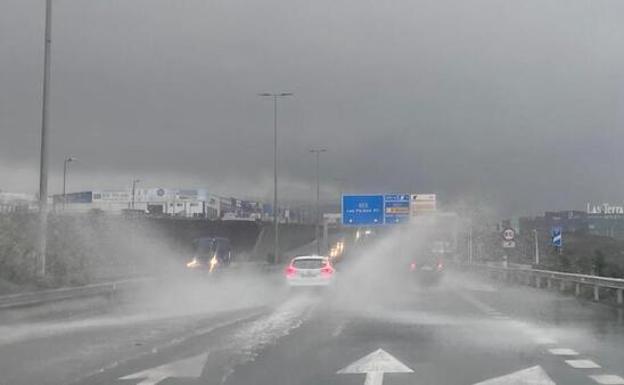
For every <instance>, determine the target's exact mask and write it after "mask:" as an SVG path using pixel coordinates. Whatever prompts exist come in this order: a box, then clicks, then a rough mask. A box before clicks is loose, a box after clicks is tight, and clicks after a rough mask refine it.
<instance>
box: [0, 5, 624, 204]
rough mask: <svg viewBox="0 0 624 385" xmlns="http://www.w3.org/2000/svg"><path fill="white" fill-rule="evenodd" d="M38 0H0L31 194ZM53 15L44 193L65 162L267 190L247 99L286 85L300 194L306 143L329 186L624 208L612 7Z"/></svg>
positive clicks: (2, 157) (98, 174)
mask: <svg viewBox="0 0 624 385" xmlns="http://www.w3.org/2000/svg"><path fill="white" fill-rule="evenodd" d="M43 3H44V2H43V0H36V1H35V0H3V1H2V2H0V57H2V58H3V60H2V61H1V62H0V85H1V86H0V129H1V132H2V140H1V141H0V165H1V166H0V177H1V179H0V180H1V181H2V185H1V186H0V188H2V189H5V190H19V189H32V190H34V189H35V186H36V183H37V182H36V177H37V175H36V171H35V170H36V168H37V162H38V145H39V142H38V138H39V137H38V129H39V105H40V104H39V103H40V96H39V95H40V87H41V86H40V80H41V55H42V53H41V47H42V31H43V28H42V20H43V9H42V6H43ZM54 4H55V9H54V36H53V39H54V43H53V44H54V45H53V50H54V51H53V79H52V122H51V124H52V133H53V136H52V140H51V160H53V161H54V162H55V163H53V164H52V166H53V167H54V171H57V172H56V173H55V178H53V179H52V180H51V190H52V191H54V190H55V186H57V185H58V179H57V178H58V170H59V167H60V164H61V163H62V159H63V156H64V155H65V154H73V155H75V156H77V157H78V158H80V159H81V162H80V163H77V164H75V165H73V166H74V170H73V179H72V181H73V182H72V183H73V185H74V188H98V187H109V188H110V187H123V186H125V184H127V183H128V182H127V181H128V179H130V178H131V177H132V175H141V176H143V177H144V178H145V180H146V183H149V184H152V185H180V184H184V185H195V186H208V187H209V188H210V187H211V186H216V187H214V189H215V190H218V191H224V190H237V191H244V193H245V194H247V195H256V196H268V195H269V194H270V191H271V190H270V189H271V187H270V186H271V184H270V182H269V181H270V177H271V172H272V164H271V162H272V147H271V146H272V138H271V127H272V126H271V125H272V115H271V114H272V110H271V105H270V102H269V101H267V100H262V99H261V98H258V97H257V96H256V93H257V92H260V91H271V90H277V91H281V90H288V91H293V92H295V93H296V96H295V97H294V98H291V99H289V100H283V101H282V102H280V127H281V129H280V131H281V133H280V148H281V154H280V160H281V164H280V169H281V175H282V176H283V178H284V192H285V194H286V195H287V196H288V197H289V198H291V199H297V198H301V197H302V196H303V197H305V198H307V197H308V196H310V194H311V190H310V188H309V182H310V180H311V177H312V175H313V168H312V165H313V163H312V157H311V156H310V154H309V153H308V152H307V149H308V148H310V147H313V146H325V147H327V148H329V150H330V152H328V153H327V154H325V156H324V157H323V172H324V175H325V177H324V180H325V181H326V183H327V184H331V185H333V187H334V189H337V188H338V186H339V185H340V184H342V185H343V186H344V187H345V188H348V189H350V190H353V191H367V190H368V191H373V190H374V191H407V190H412V191H422V192H438V193H439V194H440V195H441V196H442V197H443V198H445V199H446V200H447V201H453V200H454V199H457V198H461V197H465V196H469V197H476V198H477V199H480V200H482V201H485V202H486V203H487V204H491V205H493V206H496V207H497V208H501V209H503V210H505V211H506V212H520V213H524V212H529V211H536V210H540V209H544V208H567V207H582V206H583V204H584V202H585V201H586V200H588V199H596V200H601V199H605V200H621V199H622V197H624V183H623V182H622V181H621V178H619V177H618V176H619V173H620V169H619V166H620V164H622V161H623V160H624V159H623V158H624V157H623V156H622V155H621V154H622V151H621V149H620V148H621V143H622V142H623V139H624V129H622V123H623V121H624V114H623V112H622V111H623V106H624V96H623V93H624V76H623V72H622V68H624V66H623V65H624V51H623V50H622V49H621V42H622V41H624V27H623V26H622V24H621V20H622V18H623V17H624V3H621V2H619V1H579V0H573V1H537V0H535V1H533V0H531V1H521V2H520V1H492V0H479V1H469V2H467V1H459V0H453V1H451V0H448V1H439V0H435V1H434V0H430V1H390V2H380V1H361V0H344V1H324V0H322V1H314V2H309V1H302V0H288V1H276V0H271V1H268V2H253V1H231V0H230V1H206V0H201V1H199V0H184V1H179V0H176V1H171V0H170V1H164V0H133V1H128V0H111V1H99V0H98V1H95V0H81V1H77V0H55V1H54ZM336 178H345V179H346V181H343V182H342V183H340V182H337V181H335V179H336ZM329 190H330V189H329V188H328V192H329ZM237 191H231V193H232V194H237Z"/></svg>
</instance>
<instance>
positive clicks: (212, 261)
mask: <svg viewBox="0 0 624 385" xmlns="http://www.w3.org/2000/svg"><path fill="white" fill-rule="evenodd" d="M193 249H194V252H193V259H192V260H191V261H190V262H189V263H187V264H186V267H188V268H189V269H194V270H195V269H196V270H202V271H208V272H210V273H212V272H214V271H216V270H220V269H222V268H224V267H227V266H229V265H230V263H231V262H232V244H231V243H230V240H229V239H227V238H222V237H204V238H198V239H196V240H194V241H193Z"/></svg>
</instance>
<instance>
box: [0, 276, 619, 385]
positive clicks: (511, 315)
mask: <svg viewBox="0 0 624 385" xmlns="http://www.w3.org/2000/svg"><path fill="white" fill-rule="evenodd" d="M363 287H367V285H366V284H365V283H363V284H362V286H360V287H359V288H363ZM367 290H370V291H367ZM357 291H358V293H353V292H352V291H350V290H348V288H345V287H339V288H336V289H335V290H333V291H329V292H296V293H289V292H287V291H286V290H284V289H283V288H280V287H279V286H278V285H270V286H266V287H258V289H257V290H254V292H255V295H251V296H249V297H248V298H246V300H245V301H238V303H237V306H236V307H235V308H234V307H232V308H228V307H227V306H220V307H214V308H212V309H210V311H204V310H202V309H195V310H194V311H192V312H189V311H188V309H186V312H185V313H184V314H176V313H175V312H171V313H162V312H160V309H159V310H158V311H155V310H154V311H153V312H152V313H151V316H149V317H148V316H145V312H144V311H142V312H138V313H135V314H133V313H131V312H127V313H124V312H120V310H118V309H115V308H114V309H105V308H104V309H103V308H101V307H98V306H95V308H98V309H99V310H98V311H94V313H87V314H81V313H80V312H69V314H71V315H68V314H63V313H61V314H59V315H58V316H57V319H56V320H42V319H37V320H36V321H32V322H30V323H26V322H24V321H23V320H21V321H20V322H17V321H16V319H13V323H11V322H10V320H9V321H7V317H6V316H5V317H4V319H3V321H5V324H4V325H3V326H2V328H1V329H0V330H1V333H0V337H1V338H0V373H2V376H0V378H1V379H0V384H13V385H16V384H68V383H69V384H102V385H104V384H106V385H113V384H142V385H146V384H161V385H164V384H169V385H173V384H241V385H242V384H261V385H275V384H289V385H297V384H302V385H303V384H305V385H315V384H336V385H339V384H340V385H346V384H364V383H366V384H369V385H376V384H381V383H383V384H391V385H403V384H423V385H425V384H428V385H432V384H434V385H435V384H439V385H442V384H444V385H455V384H456V385H471V384H481V383H483V384H552V383H556V384H560V385H562V384H579V385H580V384H591V383H603V384H619V383H624V380H623V379H622V377H624V365H622V363H624V323H623V321H622V311H621V310H618V309H614V308H610V307H608V306H605V305H601V304H593V303H587V302H579V301H577V300H576V299H574V298H572V297H568V296H564V295H560V294H558V293H555V292H547V291H544V290H540V289H534V288H528V287H521V286H500V284H499V283H497V282H494V281H487V280H483V279H479V278H478V277H474V276H469V275H467V274H462V273H456V272H455V273H452V272H449V273H448V274H447V275H446V277H445V279H444V280H443V281H442V282H441V283H440V284H439V285H438V286H435V287H419V286H416V285H406V286H401V289H400V290H399V287H397V286H392V287H390V288H388V287H386V288H374V287H373V288H371V287H369V289H364V290H357ZM122 307H123V306H122ZM152 310H153V309H152ZM14 317H15V316H14ZM30 317H31V318H32V317H33V315H32V314H31V315H30ZM35 318H36V317H35ZM592 376H593V377H592Z"/></svg>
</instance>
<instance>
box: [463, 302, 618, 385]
mask: <svg viewBox="0 0 624 385" xmlns="http://www.w3.org/2000/svg"><path fill="white" fill-rule="evenodd" d="M457 294H458V295H459V296H460V297H462V298H463V299H464V300H466V301H467V302H469V303H471V304H472V305H474V306H475V307H476V308H478V309H479V310H481V311H482V312H483V313H485V314H486V315H488V316H489V317H491V318H493V319H496V320H501V321H508V322H509V323H510V324H511V325H513V326H515V327H517V328H519V329H522V331H523V332H524V333H526V334H528V335H529V336H530V337H532V338H533V341H534V342H535V343H537V344H540V345H554V344H556V343H557V342H556V341H555V340H554V339H553V338H551V337H549V336H547V335H545V334H544V332H543V331H542V330H537V329H534V328H532V327H531V326H530V325H529V324H527V323H525V322H522V321H517V320H514V319H512V318H511V317H508V316H506V315H505V314H503V313H501V312H499V311H498V310H496V309H494V308H493V307H491V306H489V305H487V304H485V303H483V302H481V301H479V300H478V299H476V298H475V297H473V296H472V295H470V294H468V293H466V292H462V291H458V292H457ZM548 352H549V353H550V354H552V355H555V356H578V355H579V353H578V352H577V351H576V350H574V349H570V348H551V349H548ZM565 363H566V364H568V365H569V366H571V367H572V368H575V369H601V368H602V366H600V365H598V364H597V363H596V362H594V361H592V360H588V359H584V360H565ZM588 377H589V378H591V379H592V380H594V382H596V383H598V384H600V385H624V378H622V377H620V376H618V375H615V374H595V375H590V376H588Z"/></svg>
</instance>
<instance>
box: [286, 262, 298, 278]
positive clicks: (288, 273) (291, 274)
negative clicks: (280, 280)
mask: <svg viewBox="0 0 624 385" xmlns="http://www.w3.org/2000/svg"><path fill="white" fill-rule="evenodd" d="M296 273H297V269H296V268H295V267H294V266H293V265H288V267H286V277H288V278H290V277H294V275H295V274H296Z"/></svg>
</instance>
